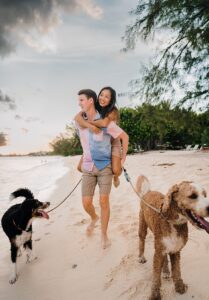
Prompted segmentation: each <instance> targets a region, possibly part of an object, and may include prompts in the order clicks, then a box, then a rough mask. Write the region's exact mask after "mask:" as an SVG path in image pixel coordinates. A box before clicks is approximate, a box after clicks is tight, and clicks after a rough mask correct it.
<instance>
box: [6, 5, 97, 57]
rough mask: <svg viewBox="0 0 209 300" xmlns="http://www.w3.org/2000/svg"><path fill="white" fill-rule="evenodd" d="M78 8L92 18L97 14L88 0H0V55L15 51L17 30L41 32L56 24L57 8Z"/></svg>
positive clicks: (19, 37) (72, 9) (19, 31)
mask: <svg viewBox="0 0 209 300" xmlns="http://www.w3.org/2000/svg"><path fill="white" fill-rule="evenodd" d="M78 9H81V10H84V11H85V12H86V13H87V14H88V15H90V16H91V17H93V18H94V17H95V18H96V17H97V15H99V14H100V11H99V8H98V7H97V6H95V5H93V4H92V0H19V1H17V0H0V56H2V57H4V56H6V55H9V54H10V53H12V52H14V51H15V48H16V44H17V43H18V39H19V41H20V40H21V35H18V33H21V32H29V31H30V30H31V29H33V30H36V31H37V32H39V33H41V34H43V33H44V32H47V31H48V29H49V28H51V27H53V26H55V25H56V24H57V22H58V20H59V14H60V12H61V11H64V12H65V13H69V12H72V11H74V10H78ZM94 15H95V16H94Z"/></svg>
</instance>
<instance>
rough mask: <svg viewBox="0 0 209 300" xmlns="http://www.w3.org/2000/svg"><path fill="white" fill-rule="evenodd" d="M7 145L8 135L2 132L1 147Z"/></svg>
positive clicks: (0, 137)
mask: <svg viewBox="0 0 209 300" xmlns="http://www.w3.org/2000/svg"><path fill="white" fill-rule="evenodd" d="M6 145H7V134H5V133H3V132H0V147H2V146H6Z"/></svg>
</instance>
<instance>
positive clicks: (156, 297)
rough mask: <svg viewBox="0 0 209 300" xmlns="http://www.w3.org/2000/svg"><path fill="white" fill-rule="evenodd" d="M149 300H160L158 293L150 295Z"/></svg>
mask: <svg viewBox="0 0 209 300" xmlns="http://www.w3.org/2000/svg"><path fill="white" fill-rule="evenodd" d="M149 300H161V295H160V291H159V292H154V293H152V294H151V296H150V297H149Z"/></svg>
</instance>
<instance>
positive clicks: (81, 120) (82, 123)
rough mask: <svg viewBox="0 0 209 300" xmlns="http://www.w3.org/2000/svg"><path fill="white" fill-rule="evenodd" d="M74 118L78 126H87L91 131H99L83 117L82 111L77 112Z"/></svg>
mask: <svg viewBox="0 0 209 300" xmlns="http://www.w3.org/2000/svg"><path fill="white" fill-rule="evenodd" d="M74 120H75V121H76V122H77V123H78V125H79V126H80V127H83V128H89V129H90V130H91V131H92V132H93V133H96V134H97V133H100V131H101V130H100V129H99V128H98V127H96V126H95V125H93V124H90V123H89V122H88V121H87V120H85V119H84V118H83V115H82V112H79V113H78V114H77V115H76V116H75V118H74Z"/></svg>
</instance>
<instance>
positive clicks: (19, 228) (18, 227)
mask: <svg viewBox="0 0 209 300" xmlns="http://www.w3.org/2000/svg"><path fill="white" fill-rule="evenodd" d="M12 221H13V224H14V225H15V227H16V228H17V229H18V230H20V231H26V232H29V231H30V227H29V228H28V229H27V230H24V229H22V228H21V227H20V226H19V225H17V224H16V223H15V221H14V219H13V220H12Z"/></svg>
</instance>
